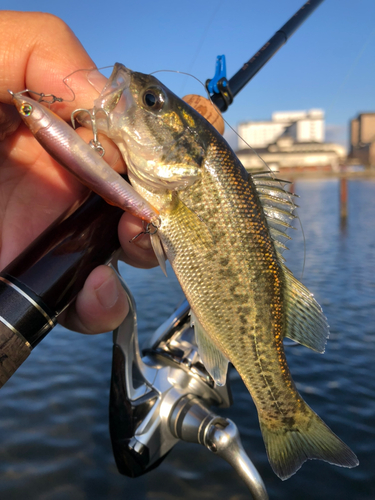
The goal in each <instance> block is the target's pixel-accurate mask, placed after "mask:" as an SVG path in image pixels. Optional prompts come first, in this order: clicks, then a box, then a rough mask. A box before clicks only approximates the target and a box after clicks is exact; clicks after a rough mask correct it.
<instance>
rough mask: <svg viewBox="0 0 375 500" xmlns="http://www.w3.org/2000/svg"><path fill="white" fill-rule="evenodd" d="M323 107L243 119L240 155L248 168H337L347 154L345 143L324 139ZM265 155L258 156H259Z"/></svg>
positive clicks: (329, 169)
mask: <svg viewBox="0 0 375 500" xmlns="http://www.w3.org/2000/svg"><path fill="white" fill-rule="evenodd" d="M324 130H325V124H324V111H323V110H321V109H311V110H309V111H283V112H276V113H273V114H272V120H271V121H251V122H247V123H241V124H240V125H239V127H238V133H239V135H240V136H241V137H242V138H243V139H244V140H245V141H246V143H248V144H249V145H250V146H251V147H252V148H254V149H255V150H256V153H257V154H256V153H254V151H253V150H252V149H251V148H249V147H246V146H245V145H244V142H243V141H242V140H241V139H239V141H238V147H239V150H238V151H237V155H238V157H239V159H240V160H241V162H242V163H243V165H244V167H245V168H246V169H248V170H259V169H262V168H264V163H263V162H262V159H263V160H264V162H266V163H267V165H268V166H269V167H270V168H271V169H273V170H281V169H283V170H284V171H285V170H293V171H295V170H304V171H306V170H327V171H332V170H333V171H335V170H338V169H339V165H340V163H341V162H343V161H344V160H345V158H346V150H345V148H344V147H343V146H341V145H339V144H333V143H325V142H324ZM258 155H259V156H260V157H261V158H262V159H261V158H259V156H258Z"/></svg>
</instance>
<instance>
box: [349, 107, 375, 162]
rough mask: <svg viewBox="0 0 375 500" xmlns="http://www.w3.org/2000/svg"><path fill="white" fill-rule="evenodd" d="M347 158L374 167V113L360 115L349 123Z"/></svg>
mask: <svg viewBox="0 0 375 500" xmlns="http://www.w3.org/2000/svg"><path fill="white" fill-rule="evenodd" d="M349 157H350V158H356V159H357V160H359V161H360V162H361V163H362V164H363V165H365V166H366V167H375V113H360V114H359V115H358V116H357V118H354V119H353V120H351V121H350V154H349Z"/></svg>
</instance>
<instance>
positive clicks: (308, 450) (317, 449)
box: [260, 402, 358, 480]
mask: <svg viewBox="0 0 375 500" xmlns="http://www.w3.org/2000/svg"><path fill="white" fill-rule="evenodd" d="M303 404H304V408H303V412H301V413H300V414H299V415H298V416H295V417H289V418H287V419H285V420H286V421H285V422H283V421H282V420H281V421H280V425H275V423H274V422H273V425H269V424H268V423H267V421H265V420H262V418H260V428H261V430H262V435H263V439H264V443H265V445H266V450H267V455H268V460H269V462H270V464H271V467H272V469H273V470H274V472H275V474H277V475H278V476H279V478H280V479H282V480H285V479H288V478H289V477H290V476H292V475H293V474H294V473H295V472H297V470H298V469H299V468H300V467H301V466H302V464H303V463H304V462H305V461H306V460H308V459H318V460H323V461H325V462H329V463H330V464H333V465H338V466H341V467H348V468H352V467H356V466H357V465H358V459H357V457H356V455H355V454H354V453H353V452H352V450H351V449H350V448H349V447H348V446H347V445H346V444H345V443H344V442H343V441H341V439H339V438H338V437H337V436H336V434H334V433H333V432H332V431H331V429H330V428H329V427H328V426H327V425H326V424H325V423H324V422H323V420H321V418H319V417H318V415H317V414H316V413H314V412H313V411H312V409H311V408H310V407H309V406H308V405H307V404H306V403H304V402H303Z"/></svg>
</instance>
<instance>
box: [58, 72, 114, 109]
mask: <svg viewBox="0 0 375 500" xmlns="http://www.w3.org/2000/svg"><path fill="white" fill-rule="evenodd" d="M113 66H114V65H113V64H112V65H110V66H102V67H101V68H89V69H76V70H75V71H72V73H69V75H67V76H65V77H64V78H63V80H62V81H63V83H64V85H65V86H66V87H67V88H68V90H69V91H70V92H71V93H72V95H73V98H72V99H71V100H68V99H63V101H64V102H73V101H75V98H76V94H75V92H74V90H73V89H72V87H71V86H70V85H69V84H68V82H67V80H68V79H69V78H70V77H71V76H73V75H75V74H76V73H79V72H81V71H87V73H91V72H93V71H98V72H100V71H102V70H103V69H109V68H113ZM103 76H104V75H103ZM87 81H88V82H89V83H90V85H92V84H91V82H90V80H89V79H88V78H87ZM94 88H95V87H94Z"/></svg>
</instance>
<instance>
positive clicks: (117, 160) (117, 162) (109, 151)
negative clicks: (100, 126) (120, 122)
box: [77, 127, 127, 174]
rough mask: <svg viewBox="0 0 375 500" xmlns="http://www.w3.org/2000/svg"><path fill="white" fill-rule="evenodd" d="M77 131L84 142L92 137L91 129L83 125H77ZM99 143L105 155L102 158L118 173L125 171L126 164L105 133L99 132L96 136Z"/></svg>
mask: <svg viewBox="0 0 375 500" xmlns="http://www.w3.org/2000/svg"><path fill="white" fill-rule="evenodd" d="M77 133H78V134H79V135H80V136H81V137H82V139H84V141H85V142H87V143H89V142H90V141H91V139H92V138H93V135H92V131H91V130H88V129H85V128H84V127H79V128H78V129H77ZM98 139H99V142H100V144H101V145H102V146H103V148H104V150H105V155H104V156H103V159H104V160H105V161H106V162H107V163H108V164H109V165H110V166H111V167H112V168H113V169H114V170H116V172H119V173H120V174H125V173H126V170H127V169H126V165H125V162H124V160H123V158H122V156H121V153H120V151H119V149H118V148H117V146H116V145H115V144H114V143H113V142H112V141H111V140H110V139H108V137H106V136H105V135H102V134H99V136H98Z"/></svg>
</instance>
